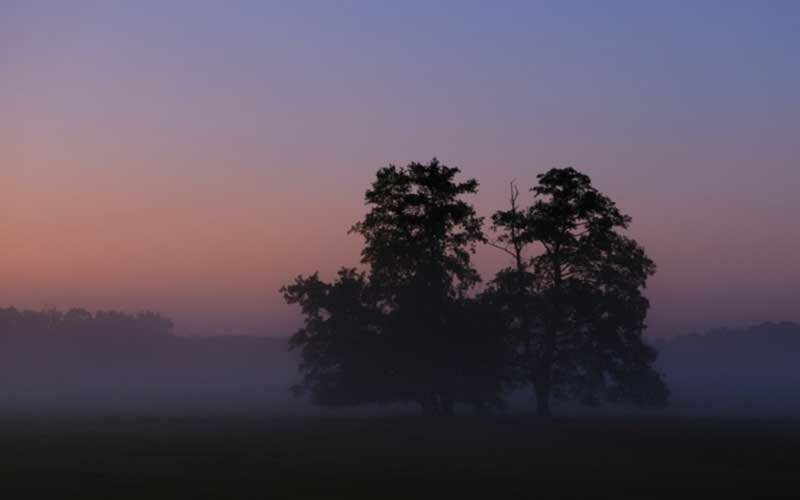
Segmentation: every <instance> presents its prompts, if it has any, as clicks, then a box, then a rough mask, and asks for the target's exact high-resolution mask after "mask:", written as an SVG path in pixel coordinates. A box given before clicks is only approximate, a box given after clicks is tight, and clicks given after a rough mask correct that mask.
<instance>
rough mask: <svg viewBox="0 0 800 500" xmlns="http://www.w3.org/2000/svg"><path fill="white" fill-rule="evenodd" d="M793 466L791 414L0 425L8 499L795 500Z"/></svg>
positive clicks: (796, 444) (798, 447)
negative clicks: (691, 498)
mask: <svg viewBox="0 0 800 500" xmlns="http://www.w3.org/2000/svg"><path fill="white" fill-rule="evenodd" d="M798 464H800V421H788V420H785V421H754V420H750V421H743V420H711V419H706V420H688V419H687V420H682V419H638V420H626V419H602V420H600V419H594V420H587V419H573V420H569V419H555V420H552V421H541V420H538V419H535V418H533V417H523V416H519V417H508V416H506V417H497V418H486V419H478V418H470V417H458V418H454V419H444V420H428V419H423V418H415V417H376V418H354V417H347V418H322V417H297V418H290V417H267V418H255V417H241V418H234V417H226V418H221V417H214V418H211V417H209V418H199V417H191V418H155V417H153V418H144V419H135V418H130V417H114V418H112V417H109V418H97V417H94V418H63V417H62V418H45V417H36V418H26V419H22V418H5V419H2V420H0V480H2V483H1V484H0V488H1V489H2V490H3V493H4V494H3V495H2V496H0V498H9V499H18V498H32V497H42V498H51V499H58V498H90V497H91V498H146V499H154V498H295V497H327V498H387V497H389V498H422V497H432V498H462V497H464V496H465V495H466V494H471V495H475V494H477V495H480V496H482V497H483V498H531V497H537V496H538V497H541V498H555V497H565V496H578V497H579V496H586V495H592V496H598V497H599V496H606V494H610V495H611V497H635V498H649V497H653V496H661V494H664V495H665V496H669V497H674V496H675V495H676V494H684V493H683V492H682V491H679V490H683V491H686V492H693V493H695V494H698V493H699V494H702V495H703V497H705V498H711V497H710V496H708V495H710V494H712V491H711V490H710V489H722V490H725V493H726V496H725V497H726V498H730V497H731V495H730V494H731V493H736V494H738V496H752V497H762V498H763V497H765V496H767V495H768V494H769V495H772V494H783V495H786V496H789V497H792V496H795V497H796V493H795V492H794V491H793V490H794V488H795V487H796V484H797V483H793V482H792V481H797V480H798V479H799V478H800V471H798V468H797V465H798ZM689 488H691V489H689ZM697 488H702V490H698V489H697ZM706 488H708V489H709V490H708V491H705V489H706Z"/></svg>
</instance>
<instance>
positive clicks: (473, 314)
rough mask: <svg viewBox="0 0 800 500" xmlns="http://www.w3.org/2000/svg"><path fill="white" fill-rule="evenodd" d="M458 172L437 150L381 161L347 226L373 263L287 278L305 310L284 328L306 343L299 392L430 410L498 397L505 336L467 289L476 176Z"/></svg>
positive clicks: (478, 237) (328, 400) (473, 277)
mask: <svg viewBox="0 0 800 500" xmlns="http://www.w3.org/2000/svg"><path fill="white" fill-rule="evenodd" d="M458 173H459V170H458V169H457V168H451V167H447V166H445V165H442V164H440V163H439V162H438V161H437V160H436V159H434V160H433V161H431V162H430V163H429V164H426V165H423V164H420V163H412V164H410V165H408V166H407V167H405V168H397V167H394V166H390V167H386V168H382V169H381V170H379V171H378V173H377V177H376V180H375V182H373V184H372V187H371V188H370V189H369V190H368V191H367V193H366V197H365V198H366V202H367V204H368V205H369V207H370V211H369V213H368V214H367V215H366V217H365V218H364V220H362V221H361V222H359V223H357V224H355V225H354V226H353V228H352V232H355V233H358V234H360V235H362V236H363V237H364V239H365V246H364V249H363V251H362V263H363V264H365V265H366V266H367V267H368V272H366V273H359V272H357V271H356V270H353V269H343V270H342V271H340V273H339V276H338V278H337V280H336V281H335V282H333V283H324V282H322V281H321V280H320V279H319V278H318V276H317V275H316V274H315V275H312V276H311V277H308V278H305V277H302V276H301V277H298V278H297V280H296V281H295V283H294V284H293V285H290V286H287V287H284V288H283V289H282V291H283V293H284V296H285V298H286V300H287V301H288V302H290V303H298V304H300V305H301V307H302V308H303V312H304V314H305V316H306V322H305V326H304V328H302V329H301V330H300V331H299V332H297V333H296V334H295V335H294V336H293V337H292V340H291V346H292V347H293V348H301V349H302V353H303V364H302V365H301V371H302V372H303V374H304V379H303V383H302V384H301V385H300V386H299V387H297V388H296V390H297V391H298V392H302V391H306V390H307V391H310V392H311V394H312V398H313V400H314V401H315V402H317V403H320V404H357V403H385V402H416V403H418V404H419V405H420V406H421V407H422V408H423V410H424V411H425V412H426V413H430V414H438V413H452V412H453V409H454V405H455V404H456V402H459V401H460V402H464V403H468V404H470V405H473V406H474V407H476V408H479V409H485V408H488V407H492V406H497V405H499V404H500V402H501V399H500V398H499V392H500V390H501V389H502V385H503V382H502V381H503V370H504V368H503V367H504V360H503V356H504V355H505V350H506V348H505V346H504V344H503V341H502V340H501V339H498V338H496V335H495V331H494V329H493V328H492V327H491V324H490V323H491V321H492V311H490V310H488V309H487V308H486V304H485V303H484V302H481V301H475V300H470V299H468V298H467V292H468V291H469V290H470V289H471V288H472V287H473V286H474V285H475V284H477V283H478V282H479V281H480V277H479V276H478V273H477V272H476V271H475V269H474V268H473V267H472V263H471V254H472V253H474V251H475V246H476V245H477V244H478V243H480V242H482V241H484V237H483V233H482V231H481V225H482V220H481V218H480V217H478V216H477V215H476V214H475V210H474V209H473V207H472V206H471V205H470V204H469V203H467V202H466V201H464V200H463V199H462V196H463V195H469V194H474V193H475V192H476V191H477V186H478V183H477V182H476V181H475V180H472V179H471V180H467V181H465V182H458V181H456V175H457V174H458Z"/></svg>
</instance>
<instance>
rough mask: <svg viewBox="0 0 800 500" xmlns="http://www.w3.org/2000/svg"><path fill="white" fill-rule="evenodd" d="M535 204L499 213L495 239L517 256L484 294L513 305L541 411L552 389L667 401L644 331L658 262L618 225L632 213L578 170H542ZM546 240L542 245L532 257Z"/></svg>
mask: <svg viewBox="0 0 800 500" xmlns="http://www.w3.org/2000/svg"><path fill="white" fill-rule="evenodd" d="M538 180H539V183H538V185H537V186H535V187H534V188H532V189H531V191H532V192H533V194H534V202H533V204H532V205H531V206H530V207H528V208H527V209H524V210H523V209H521V208H520V207H519V206H518V191H517V190H516V187H515V186H514V185H513V184H512V194H511V207H510V208H509V209H508V210H505V211H499V212H497V213H495V214H494V215H493V217H492V222H493V228H494V229H495V231H496V232H497V233H498V238H497V241H496V242H494V243H492V245H493V246H495V247H498V248H501V249H502V250H504V251H505V252H507V253H508V254H509V255H510V256H512V257H513V258H514V266H513V267H511V268H507V269H504V270H501V271H500V272H499V273H498V274H497V276H496V277H495V279H494V281H493V282H492V283H491V284H490V286H489V287H488V289H487V290H486V292H485V294H484V295H485V296H486V300H488V301H491V302H492V303H494V304H495V307H498V308H500V309H501V310H503V311H504V313H505V315H506V316H505V324H506V327H507V328H508V329H509V331H511V332H513V334H514V338H515V339H516V341H517V343H518V348H517V350H516V352H517V356H518V357H517V360H518V363H519V366H520V367H521V368H522V372H523V373H524V376H525V377H526V378H527V379H528V381H529V382H530V383H531V384H532V385H533V387H534V390H535V394H536V400H537V407H538V412H539V414H540V415H549V414H550V400H551V397H552V396H553V395H556V396H564V397H575V398H578V399H579V400H581V401H583V402H585V403H588V404H595V403H597V402H598V401H599V400H600V399H608V400H613V401H631V402H633V403H636V404H652V405H655V404H662V403H664V402H665V401H666V399H667V396H668V391H667V388H666V385H665V384H664V382H663V381H662V379H661V377H660V376H659V375H658V374H657V373H656V372H655V371H654V370H653V369H652V367H651V365H652V363H653V361H654V360H655V357H656V351H655V350H654V349H653V348H651V347H649V346H648V345H646V344H645V343H644V342H643V341H642V338H641V335H642V332H643V331H644V328H645V325H644V319H645V316H646V314H647V310H648V307H649V303H648V301H647V299H646V298H645V297H644V296H643V295H642V290H643V288H644V287H645V285H646V282H647V278H648V277H649V276H651V275H652V274H653V273H654V272H655V264H654V263H653V262H652V260H650V258H649V257H648V256H647V255H646V253H645V252H644V250H643V249H642V248H641V247H640V246H639V245H638V244H637V243H636V241H634V240H633V239H631V238H629V237H627V236H625V235H623V234H622V233H621V232H620V231H621V230H624V229H626V228H627V227H628V225H629V223H630V220H631V219H630V217H628V216H626V215H623V214H622V213H620V211H619V210H618V209H617V207H616V206H615V204H614V203H613V202H612V201H611V200H610V199H609V198H608V197H606V196H605V195H603V194H601V193H600V192H598V191H597V190H596V189H595V188H594V187H592V184H591V180H590V179H589V177H588V176H586V175H584V174H581V173H580V172H577V171H576V170H575V169H573V168H563V169H552V170H550V171H548V172H547V173H545V174H542V175H539V176H538ZM533 246H538V247H539V248H538V249H539V253H538V254H536V255H535V256H533V257H526V251H530V250H531V247H533Z"/></svg>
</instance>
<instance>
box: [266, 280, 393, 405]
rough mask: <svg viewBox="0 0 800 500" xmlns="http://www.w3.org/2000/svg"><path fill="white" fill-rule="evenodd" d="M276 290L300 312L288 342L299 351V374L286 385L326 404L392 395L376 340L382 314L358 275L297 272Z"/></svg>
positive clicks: (380, 346) (379, 339) (389, 376)
mask: <svg viewBox="0 0 800 500" xmlns="http://www.w3.org/2000/svg"><path fill="white" fill-rule="evenodd" d="M281 291H282V292H283V295H284V298H285V299H286V301H287V302H288V303H290V304H299V305H300V307H301V309H302V311H303V314H304V315H305V325H304V327H303V328H301V329H300V330H299V331H298V332H297V333H295V334H294V335H293V336H292V337H291V339H290V341H289V345H290V348H292V349H295V348H299V349H301V350H302V351H301V352H302V359H303V362H302V364H301V365H300V371H301V372H302V373H303V378H302V380H301V382H300V384H298V385H296V386H294V387H293V388H292V390H293V391H294V392H295V394H297V395H301V394H305V393H306V392H310V394H311V401H312V403H314V404H319V405H328V406H342V405H353V404H362V403H374V402H392V401H394V400H395V399H397V394H396V391H393V390H391V387H390V384H391V379H392V373H391V370H390V367H389V365H388V364H387V363H386V358H387V356H386V349H385V347H386V346H385V343H384V342H383V341H382V333H383V332H384V330H385V328H384V325H385V320H386V318H385V314H383V312H382V311H381V309H380V307H379V305H378V304H377V302H376V300H375V294H374V293H373V291H372V290H371V289H370V287H369V284H368V282H367V280H366V277H365V275H364V273H362V272H358V271H357V270H355V269H347V268H343V269H341V270H340V271H339V273H338V276H337V279H336V280H335V281H334V282H333V283H325V282H323V281H322V280H320V279H319V276H318V274H317V273H314V274H313V275H311V276H309V277H307V278H306V277H303V276H299V277H297V279H296V280H295V282H294V283H293V284H291V285H288V286H285V287H283V288H282V289H281Z"/></svg>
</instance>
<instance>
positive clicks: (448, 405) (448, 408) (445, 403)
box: [440, 395, 455, 417]
mask: <svg viewBox="0 0 800 500" xmlns="http://www.w3.org/2000/svg"><path fill="white" fill-rule="evenodd" d="M440 399H441V401H442V415H446V416H448V417H452V416H453V415H455V402H454V401H453V398H451V397H449V396H444V395H443V396H441V397H440Z"/></svg>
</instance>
